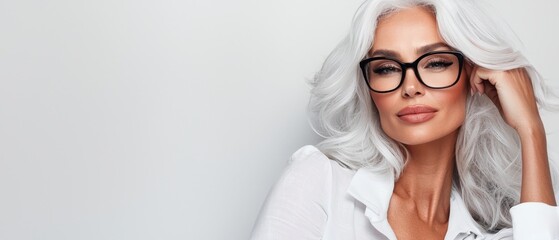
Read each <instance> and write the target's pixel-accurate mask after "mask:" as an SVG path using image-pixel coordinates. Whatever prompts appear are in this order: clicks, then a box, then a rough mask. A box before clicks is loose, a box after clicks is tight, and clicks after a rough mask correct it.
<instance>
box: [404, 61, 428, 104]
mask: <svg viewBox="0 0 559 240" xmlns="http://www.w3.org/2000/svg"><path fill="white" fill-rule="evenodd" d="M404 74H405V75H404V82H403V83H402V97H404V98H412V97H418V96H422V95H424V94H425V87H424V86H423V84H421V82H420V81H419V78H418V76H416V74H415V72H414V71H413V69H411V68H408V69H406V72H405V73H404Z"/></svg>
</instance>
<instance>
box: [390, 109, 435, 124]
mask: <svg viewBox="0 0 559 240" xmlns="http://www.w3.org/2000/svg"><path fill="white" fill-rule="evenodd" d="M436 113H437V109H435V108H432V107H430V106H427V105H414V106H408V107H405V108H402V109H401V110H400V111H399V112H398V113H396V115H397V116H398V118H400V119H401V120H403V121H405V122H408V123H422V122H426V121H429V120H430V119H431V118H433V117H435V114H436Z"/></svg>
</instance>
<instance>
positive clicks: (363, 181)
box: [347, 168, 484, 239]
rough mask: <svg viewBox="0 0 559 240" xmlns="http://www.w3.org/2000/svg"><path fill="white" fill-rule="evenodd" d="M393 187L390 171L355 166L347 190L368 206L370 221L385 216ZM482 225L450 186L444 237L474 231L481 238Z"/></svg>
mask: <svg viewBox="0 0 559 240" xmlns="http://www.w3.org/2000/svg"><path fill="white" fill-rule="evenodd" d="M393 191H394V174H393V173H392V171H384V172H380V171H375V170H372V169H370V168H360V169H358V170H357V172H356V173H355V175H354V176H353V178H352V179H351V183H350V184H349V188H348V190H347V192H348V194H349V195H351V196H352V197H353V198H355V199H356V200H358V201H360V202H361V203H363V204H364V205H365V206H366V207H367V210H366V211H367V212H368V213H369V214H367V217H369V219H370V221H371V222H373V223H374V222H381V221H385V220H386V219H387V216H386V214H387V212H388V205H389V204H390V198H391V197H392V192H393ZM480 229H481V227H480V226H479V225H478V224H477V223H476V221H474V220H473V218H472V216H471V215H470V212H469V211H468V208H467V207H466V204H465V203H464V200H462V197H461V196H460V194H459V193H458V191H457V190H456V189H455V188H454V187H453V188H452V192H451V199H450V216H449V220H448V229H447V233H446V236H445V239H454V238H455V237H456V236H458V235H460V234H462V235H464V234H472V233H473V234H475V235H476V237H480V238H483V237H484V236H483V234H482V233H483V232H482V231H481V230H480Z"/></svg>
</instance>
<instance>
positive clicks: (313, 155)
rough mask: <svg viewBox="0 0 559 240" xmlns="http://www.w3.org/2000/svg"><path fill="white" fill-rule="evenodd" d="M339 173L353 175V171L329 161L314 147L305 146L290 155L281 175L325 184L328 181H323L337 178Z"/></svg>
mask: <svg viewBox="0 0 559 240" xmlns="http://www.w3.org/2000/svg"><path fill="white" fill-rule="evenodd" d="M341 172H343V173H346V174H345V175H348V174H349V176H351V175H353V173H354V171H353V170H350V169H347V168H344V167H342V166H341V165H340V164H339V163H338V162H337V161H335V160H332V159H329V158H328V156H326V155H325V154H324V153H322V152H321V151H320V150H319V149H318V148H316V147H315V146H312V145H306V146H303V147H301V148H299V149H298V150H297V151H295V152H294V153H293V155H291V159H290V160H289V162H288V164H287V168H286V170H285V172H284V174H283V175H284V176H285V175H288V176H291V177H297V178H300V179H301V180H312V179H314V180H318V181H320V182H321V183H327V182H330V181H325V180H327V179H331V178H332V177H333V176H338V175H340V173H341Z"/></svg>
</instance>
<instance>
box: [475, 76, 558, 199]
mask: <svg viewBox="0 0 559 240" xmlns="http://www.w3.org/2000/svg"><path fill="white" fill-rule="evenodd" d="M470 84H471V86H472V91H473V92H472V93H474V92H479V93H485V94H486V95H487V96H488V97H489V98H490V99H491V101H493V103H494V104H495V105H496V106H497V108H498V109H499V111H500V112H501V115H502V116H503V119H504V120H505V122H506V123H507V124H508V125H510V126H511V127H513V128H514V129H515V130H516V131H517V133H518V135H519V137H520V142H521V145H522V189H521V195H520V202H543V203H546V204H549V205H552V206H555V205H556V202H555V196H554V193H553V186H552V182H551V174H550V169H549V162H548V159H547V142H546V136H545V130H544V127H543V123H542V120H541V117H540V114H539V112H538V107H537V104H536V98H535V96H534V90H533V87H532V81H531V80H530V77H529V75H528V73H527V72H526V70H525V69H524V68H517V69H512V70H508V71H494V70H489V69H484V68H480V67H474V68H473V69H471V74H470Z"/></svg>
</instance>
